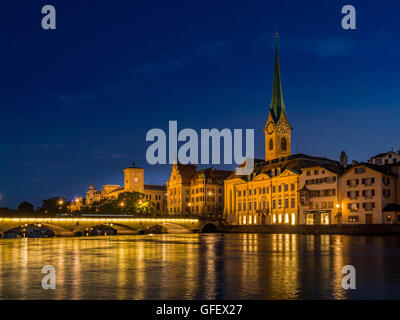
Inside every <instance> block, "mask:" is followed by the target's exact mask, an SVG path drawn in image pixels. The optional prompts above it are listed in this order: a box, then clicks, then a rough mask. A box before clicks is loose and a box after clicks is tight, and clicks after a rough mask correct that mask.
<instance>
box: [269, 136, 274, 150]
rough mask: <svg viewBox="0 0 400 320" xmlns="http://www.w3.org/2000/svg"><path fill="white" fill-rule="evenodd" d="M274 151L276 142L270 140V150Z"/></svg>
mask: <svg viewBox="0 0 400 320" xmlns="http://www.w3.org/2000/svg"><path fill="white" fill-rule="evenodd" d="M273 149H274V141H273V140H272V138H271V139H269V150H273Z"/></svg>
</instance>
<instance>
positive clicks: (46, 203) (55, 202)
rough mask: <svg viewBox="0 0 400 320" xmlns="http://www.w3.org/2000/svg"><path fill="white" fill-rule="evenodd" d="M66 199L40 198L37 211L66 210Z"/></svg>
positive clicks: (59, 211) (53, 211) (55, 211)
mask: <svg viewBox="0 0 400 320" xmlns="http://www.w3.org/2000/svg"><path fill="white" fill-rule="evenodd" d="M66 205H67V201H66V200H65V198H62V197H51V198H48V199H43V200H42V205H41V206H40V208H39V211H41V212H43V213H61V212H65V211H66Z"/></svg>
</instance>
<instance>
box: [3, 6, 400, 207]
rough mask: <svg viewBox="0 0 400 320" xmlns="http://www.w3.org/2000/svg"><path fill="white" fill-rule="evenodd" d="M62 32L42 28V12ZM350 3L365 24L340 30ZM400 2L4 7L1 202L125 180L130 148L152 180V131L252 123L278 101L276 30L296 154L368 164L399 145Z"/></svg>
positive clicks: (161, 174)
mask: <svg viewBox="0 0 400 320" xmlns="http://www.w3.org/2000/svg"><path fill="white" fill-rule="evenodd" d="M46 4H52V5H54V6H55V7H56V10H57V29H56V30H43V29H42V28H41V18H42V16H43V15H42V14H41V8H42V6H43V5H46ZM345 4H352V5H354V6H355V8H356V12H357V30H343V29H342V28H341V18H342V16H343V15H342V14H341V8H342V6H343V5H345ZM399 14H400V3H399V1H381V2H377V1H367V0H363V1H353V0H352V1H333V0H332V1H305V0H304V1H300V0H296V1H295V0H291V1H289V0H287V1H273V2H272V1H271V2H267V1H254V2H252V3H249V2H247V1H201V2H199V1H72V0H70V1H55V0H47V1H22V2H18V3H16V2H15V1H10V0H6V1H4V2H3V3H2V8H1V11H0V37H1V42H2V46H1V50H0V72H1V78H0V106H1V115H2V117H1V120H2V121H1V127H0V130H1V131H0V133H1V138H2V140H1V141H2V148H1V149H0V194H1V195H2V199H1V200H0V207H2V206H10V207H15V206H17V204H18V203H19V202H21V201H23V200H28V201H31V202H33V203H34V204H35V205H38V204H40V200H41V199H43V198H46V197H49V196H55V195H57V196H66V197H67V198H72V197H73V196H75V195H77V194H83V193H84V192H85V190H86V188H87V187H88V185H89V183H90V181H91V180H93V181H94V183H95V185H96V186H98V187H101V186H102V185H103V184H107V183H109V184H122V183H123V177H122V169H123V168H124V167H126V166H128V165H130V163H131V161H132V157H133V156H134V157H135V160H136V162H137V164H138V165H141V166H144V167H145V168H146V173H145V177H146V181H147V182H148V183H163V182H164V180H165V179H166V178H167V177H168V175H169V170H170V168H169V166H156V167H151V166H149V165H147V164H146V161H145V150H146V146H148V145H149V143H146V141H145V135H146V132H147V131H148V130H150V129H152V128H163V129H165V130H166V129H167V128H168V121H169V120H177V121H178V126H179V128H180V129H182V128H185V127H189V128H193V129H196V130H199V129H200V128H214V127H215V128H218V129H222V128H225V127H226V128H243V129H245V128H254V129H255V130H256V141H255V145H256V156H257V157H259V158H262V157H263V155H264V137H263V132H262V128H263V127H264V125H265V122H266V120H267V114H268V105H269V103H270V99H271V91H272V78H273V61H274V50H273V46H274V42H273V34H274V32H275V31H277V30H278V31H279V33H280V62H281V73H282V85H283V90H284V99H285V104H286V108H287V109H286V110H287V115H288V118H289V121H290V122H291V124H292V126H293V127H294V131H293V133H292V134H293V136H292V141H293V142H292V150H293V151H294V152H295V151H296V149H297V147H296V146H297V145H298V150H299V151H300V152H303V153H307V154H311V155H318V156H326V157H330V158H333V159H338V157H339V153H340V151H341V150H346V152H347V153H348V155H349V158H350V159H356V160H367V159H368V158H369V157H370V156H372V155H374V154H376V153H379V152H384V151H387V150H389V149H391V148H392V147H393V148H395V150H397V149H398V148H399V147H400V141H399V119H400V109H399V107H400V93H399V82H400V62H399V58H400V41H399V33H400V31H399V30H400V22H399V18H398V17H399Z"/></svg>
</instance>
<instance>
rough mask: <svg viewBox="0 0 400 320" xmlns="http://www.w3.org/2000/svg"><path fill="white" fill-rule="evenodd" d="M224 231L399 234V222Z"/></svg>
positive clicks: (227, 230)
mask: <svg viewBox="0 0 400 320" xmlns="http://www.w3.org/2000/svg"><path fill="white" fill-rule="evenodd" d="M221 231H222V232H224V233H295V234H348V235H400V224H365V225H296V226H289V225H246V226H242V225H240V226H239V225H237V226H235V225H225V226H224V227H223V228H222V230H221Z"/></svg>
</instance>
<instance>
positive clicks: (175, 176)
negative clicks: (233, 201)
mask: <svg viewBox="0 0 400 320" xmlns="http://www.w3.org/2000/svg"><path fill="white" fill-rule="evenodd" d="M231 173H232V171H226V170H217V169H215V168H207V169H201V170H197V167H196V165H193V164H179V163H174V164H173V165H172V171H171V176H170V178H169V180H168V182H167V197H168V201H167V207H168V212H169V214H172V215H174V214H184V215H196V216H209V217H221V216H222V213H223V208H224V189H223V185H224V180H225V179H226V178H227V177H228V176H229V175H231Z"/></svg>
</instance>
